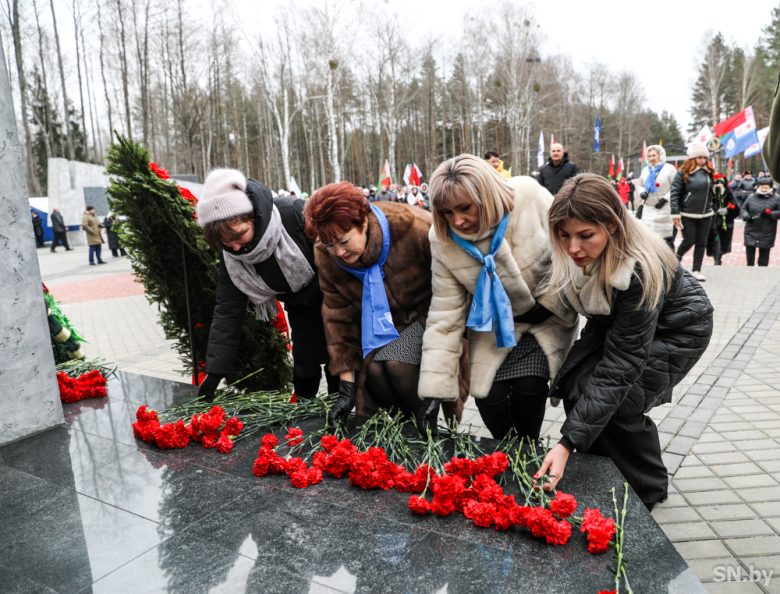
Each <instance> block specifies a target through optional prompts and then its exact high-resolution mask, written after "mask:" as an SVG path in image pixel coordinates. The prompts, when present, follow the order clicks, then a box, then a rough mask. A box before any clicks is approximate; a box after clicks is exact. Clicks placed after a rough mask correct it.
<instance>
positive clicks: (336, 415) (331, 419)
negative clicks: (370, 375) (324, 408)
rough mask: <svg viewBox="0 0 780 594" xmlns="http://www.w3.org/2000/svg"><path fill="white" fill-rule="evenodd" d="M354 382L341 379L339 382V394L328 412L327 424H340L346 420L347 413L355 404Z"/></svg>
mask: <svg viewBox="0 0 780 594" xmlns="http://www.w3.org/2000/svg"><path fill="white" fill-rule="evenodd" d="M356 387H357V386H356V385H355V382H348V381H347V380H341V381H340V382H339V396H338V398H336V402H334V403H333V407H332V408H331V409H330V412H329V413H328V424H329V425H341V424H342V423H343V422H344V421H346V420H347V417H348V416H349V413H350V412H351V411H352V409H353V408H354V406H355V389H356Z"/></svg>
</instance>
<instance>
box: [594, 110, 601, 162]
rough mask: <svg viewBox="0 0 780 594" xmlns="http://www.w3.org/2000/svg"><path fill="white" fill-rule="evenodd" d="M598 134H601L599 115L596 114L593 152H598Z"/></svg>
mask: <svg viewBox="0 0 780 594" xmlns="http://www.w3.org/2000/svg"><path fill="white" fill-rule="evenodd" d="M599 136H601V117H600V116H599V115H598V114H597V115H596V128H595V130H594V131H593V152H594V153H597V152H599Z"/></svg>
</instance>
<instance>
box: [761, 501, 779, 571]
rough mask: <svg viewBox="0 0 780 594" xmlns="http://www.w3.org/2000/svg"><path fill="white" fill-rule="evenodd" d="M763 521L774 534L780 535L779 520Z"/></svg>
mask: <svg viewBox="0 0 780 594" xmlns="http://www.w3.org/2000/svg"><path fill="white" fill-rule="evenodd" d="M778 507H780V506H778ZM764 521H765V522H766V523H767V524H769V525H770V526H771V527H772V528H774V530H775V532H777V533H778V534H780V518H765V519H764ZM778 553H780V551H778ZM778 577H780V575H778Z"/></svg>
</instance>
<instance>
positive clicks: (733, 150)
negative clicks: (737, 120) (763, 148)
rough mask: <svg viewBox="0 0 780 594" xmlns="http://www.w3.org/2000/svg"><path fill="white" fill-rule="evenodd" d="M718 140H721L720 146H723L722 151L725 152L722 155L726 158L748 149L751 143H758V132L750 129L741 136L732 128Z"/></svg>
mask: <svg viewBox="0 0 780 594" xmlns="http://www.w3.org/2000/svg"><path fill="white" fill-rule="evenodd" d="M720 142H721V146H723V148H724V152H725V155H724V156H725V157H726V158H727V159H730V158H731V157H734V156H736V155H738V154H740V153H743V152H745V151H746V150H748V149H750V147H751V146H752V145H754V144H758V134H757V133H756V131H755V130H750V131H749V132H748V133H747V134H744V135H743V136H737V135H736V130H733V131H731V132H729V133H728V134H726V135H725V136H724V137H723V138H721V139H720ZM759 146H760V145H759ZM759 150H760V149H759ZM754 154H757V153H754ZM746 157H747V155H746Z"/></svg>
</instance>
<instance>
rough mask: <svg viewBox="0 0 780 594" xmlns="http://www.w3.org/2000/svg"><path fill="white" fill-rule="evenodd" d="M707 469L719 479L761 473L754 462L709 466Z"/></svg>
mask: <svg viewBox="0 0 780 594" xmlns="http://www.w3.org/2000/svg"><path fill="white" fill-rule="evenodd" d="M763 464H764V463H762V465H763ZM709 469H710V470H712V472H714V473H715V474H716V475H718V476H720V477H724V476H741V475H749V474H760V473H761V472H762V469H761V468H760V467H759V466H758V465H756V464H755V463H754V462H740V463H737V464H713V465H711V466H709Z"/></svg>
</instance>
